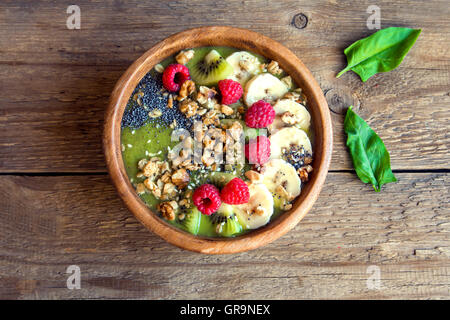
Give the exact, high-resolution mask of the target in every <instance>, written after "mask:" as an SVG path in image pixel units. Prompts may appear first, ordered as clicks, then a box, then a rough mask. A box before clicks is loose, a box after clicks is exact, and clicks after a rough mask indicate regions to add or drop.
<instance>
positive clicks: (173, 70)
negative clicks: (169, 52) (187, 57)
mask: <svg viewBox="0 0 450 320" xmlns="http://www.w3.org/2000/svg"><path fill="white" fill-rule="evenodd" d="M190 79H191V76H190V75H189V69H188V68H187V67H186V66H183V65H182V64H171V65H168V66H167V67H166V68H165V69H164V72H163V76H162V81H163V86H164V88H166V89H167V90H168V91H172V92H176V91H178V90H180V87H181V85H182V84H183V82H185V81H187V80H190Z"/></svg>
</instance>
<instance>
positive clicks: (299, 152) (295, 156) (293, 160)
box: [281, 145, 312, 170]
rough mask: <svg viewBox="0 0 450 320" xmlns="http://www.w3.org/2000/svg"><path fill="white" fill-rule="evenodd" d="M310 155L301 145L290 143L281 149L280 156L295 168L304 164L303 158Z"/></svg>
mask: <svg viewBox="0 0 450 320" xmlns="http://www.w3.org/2000/svg"><path fill="white" fill-rule="evenodd" d="M311 157H312V155H311V154H310V153H309V152H307V151H306V150H305V148H304V147H303V146H297V145H291V146H290V148H289V149H287V150H283V154H282V156H281V158H282V159H283V160H285V161H287V162H289V163H290V164H292V165H293V166H294V168H295V170H297V169H299V168H301V167H303V166H304V165H305V159H306V158H311Z"/></svg>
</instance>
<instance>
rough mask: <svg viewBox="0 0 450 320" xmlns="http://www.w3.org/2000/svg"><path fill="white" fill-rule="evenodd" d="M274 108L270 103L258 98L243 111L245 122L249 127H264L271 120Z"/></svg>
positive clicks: (273, 116) (273, 115)
mask: <svg viewBox="0 0 450 320" xmlns="http://www.w3.org/2000/svg"><path fill="white" fill-rule="evenodd" d="M274 118H275V110H274V109H273V107H272V106H271V105H270V103H267V102H265V101H264V100H259V101H258V102H255V103H254V104H252V106H251V107H250V108H248V110H247V112H246V113H245V124H246V125H247V126H248V127H250V128H265V127H267V126H268V125H270V124H271V123H272V122H273V119H274Z"/></svg>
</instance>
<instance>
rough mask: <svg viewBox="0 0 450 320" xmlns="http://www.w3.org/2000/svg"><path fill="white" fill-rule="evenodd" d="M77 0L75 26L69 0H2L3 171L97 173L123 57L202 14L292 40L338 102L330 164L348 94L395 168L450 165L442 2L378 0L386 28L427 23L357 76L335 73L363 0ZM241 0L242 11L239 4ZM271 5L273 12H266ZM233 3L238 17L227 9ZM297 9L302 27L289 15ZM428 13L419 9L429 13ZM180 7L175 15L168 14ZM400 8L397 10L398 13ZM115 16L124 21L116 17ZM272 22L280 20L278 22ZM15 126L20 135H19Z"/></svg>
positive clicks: (339, 162)
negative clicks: (386, 61) (375, 69)
mask: <svg viewBox="0 0 450 320" xmlns="http://www.w3.org/2000/svg"><path fill="white" fill-rule="evenodd" d="M213 4H214V7H215V9H214V14H212V13H211V2H210V1H195V3H191V4H189V5H188V4H186V3H183V2H164V1H159V2H153V1H152V2H145V3H144V2H141V1H136V2H126V3H123V2H120V1H106V2H98V1H95V2H91V1H79V6H80V7H81V10H82V28H81V30H67V28H66V25H65V20H66V18H67V14H66V11H65V10H66V4H63V3H58V4H55V3H54V2H52V1H33V3H32V4H31V3H28V2H26V1H24V2H22V1H4V2H2V8H3V9H4V10H1V11H0V48H2V49H1V50H0V64H2V68H0V87H1V88H2V90H1V91H0V133H1V134H0V168H1V169H0V170H1V171H2V172H40V171H47V172H85V171H89V172H104V171H105V166H104V161H103V155H102V154H101V152H100V150H101V144H100V136H101V125H102V117H103V110H104V106H105V105H106V103H107V101H108V96H109V93H110V92H111V89H112V87H113V85H114V83H115V81H116V80H117V79H118V78H119V76H120V74H121V73H122V72H123V71H124V70H125V69H126V68H127V66H128V65H129V64H130V63H131V62H132V61H133V60H134V59H136V58H137V57H138V56H140V55H141V54H142V53H143V52H145V50H146V49H148V48H149V47H151V46H152V45H154V44H155V43H156V42H157V41H159V40H161V39H163V38H165V37H166V36H168V35H170V34H172V33H174V32H177V31H181V30H184V29H186V28H191V27H196V26H200V25H204V24H205V21H204V19H203V18H201V17H205V16H207V17H208V23H209V24H228V25H239V26H241V27H246V28H250V29H252V30H255V31H259V32H261V33H263V34H266V35H268V36H270V37H272V38H274V39H277V40H279V41H280V42H282V43H283V44H284V45H286V46H287V47H289V48H290V49H292V50H293V51H294V52H295V53H296V54H297V55H298V56H299V57H301V59H302V60H303V61H304V62H305V64H306V65H307V66H308V67H309V68H310V70H311V71H312V72H313V74H314V75H315V76H316V78H317V80H318V81H319V83H320V85H321V87H322V89H323V90H324V91H325V92H326V96H327V99H328V101H329V103H330V106H331V108H332V110H334V112H337V114H335V113H333V114H332V116H333V123H334V129H335V149H334V154H333V163H332V170H348V169H351V168H352V166H351V162H350V159H349V156H348V154H347V152H346V151H345V143H344V135H343V129H342V122H343V120H342V118H343V116H342V115H341V114H339V112H340V111H342V107H343V106H347V105H348V104H350V103H353V104H354V105H356V108H355V109H356V110H359V111H358V112H359V113H360V114H361V115H362V116H363V117H364V118H365V119H367V120H368V122H369V123H370V124H371V125H372V126H373V127H374V129H376V131H377V132H378V133H379V134H380V136H381V137H382V138H383V139H384V141H385V143H386V145H387V147H388V149H389V150H391V156H392V166H393V168H394V169H415V170H420V169H443V168H447V169H448V164H449V163H450V162H449V160H450V159H449V157H450V152H449V149H448V146H449V145H450V135H449V134H448V133H447V130H446V129H445V128H448V123H449V120H450V114H449V112H448V105H449V103H450V93H449V87H450V73H449V70H450V53H449V52H450V50H448V49H449V43H450V41H449V40H450V39H449V34H450V24H449V23H448V16H449V8H448V5H447V2H446V1H438V0H434V1H429V2H427V3H423V4H415V6H417V8H415V10H410V6H409V5H408V2H407V1H403V0H402V1H396V3H395V4H393V3H391V2H390V1H382V2H380V3H379V4H378V5H379V6H380V8H381V10H382V26H383V27H387V26H391V25H404V26H410V27H421V28H423V32H422V34H421V36H420V38H419V41H418V42H417V43H416V45H415V46H414V48H413V50H412V51H411V52H410V53H409V54H408V56H407V57H406V59H405V61H404V62H403V64H402V65H401V66H400V67H399V68H398V69H397V70H395V71H393V72H390V73H387V74H381V75H377V76H375V77H374V78H373V79H370V80H369V81H368V82H367V83H364V84H363V83H362V82H361V81H360V80H359V79H358V78H357V76H356V75H355V74H351V73H348V74H346V75H345V76H343V77H342V78H340V79H335V78H334V76H335V74H336V73H337V72H338V71H339V70H340V69H341V68H343V67H344V66H345V57H344V55H343V53H342V51H343V49H344V48H345V47H346V46H347V45H349V44H350V43H352V42H353V41H355V40H357V39H359V38H361V37H364V36H367V35H368V34H370V33H372V31H369V30H367V28H366V25H365V22H366V19H367V16H368V14H367V13H366V8H367V6H368V5H369V4H372V3H371V2H370V1H364V2H358V4H354V3H344V4H342V3H339V4H338V3H336V2H335V1H317V2H314V3H309V4H306V3H302V4H301V5H299V3H298V1H283V2H278V3H277V2H275V3H274V2H270V6H269V5H264V4H262V3H261V1H256V0H253V1H246V2H245V6H246V8H247V10H240V9H241V8H242V4H241V3H240V2H237V1H236V2H234V1H233V2H227V3H223V2H220V1H214V3H213ZM238 9H239V10H238ZM268 10H270V15H269V16H270V19H268V18H267V17H268ZM228 12H234V14H233V15H229V14H227V15H226V16H227V19H224V17H225V13H228ZM297 13H304V14H305V16H306V17H308V23H307V25H306V27H305V28H304V29H301V30H299V29H297V28H295V27H294V26H293V25H292V23H291V22H292V18H293V17H294V15H295V14H297ZM425 13H426V14H425ZM173 17H177V23H176V24H175V23H173V19H174V18H173ZM399 17H401V19H399ZM118 21H120V23H119V22H118ZM273 21H278V23H277V24H276V25H274V24H273ZM19 133H20V134H19Z"/></svg>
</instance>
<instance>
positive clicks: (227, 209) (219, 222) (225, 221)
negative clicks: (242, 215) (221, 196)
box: [209, 203, 242, 237]
mask: <svg viewBox="0 0 450 320" xmlns="http://www.w3.org/2000/svg"><path fill="white" fill-rule="evenodd" d="M209 218H210V220H211V223H212V224H213V226H214V227H215V230H216V233H217V234H219V235H221V236H223V237H232V236H234V235H236V234H237V233H240V232H241V231H242V226H241V225H240V223H239V222H238V220H237V218H236V216H235V215H234V213H233V207H232V206H231V205H229V204H226V203H222V205H221V206H220V208H219V210H218V211H217V212H216V213H213V214H212V215H211V216H210V217H209Z"/></svg>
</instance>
